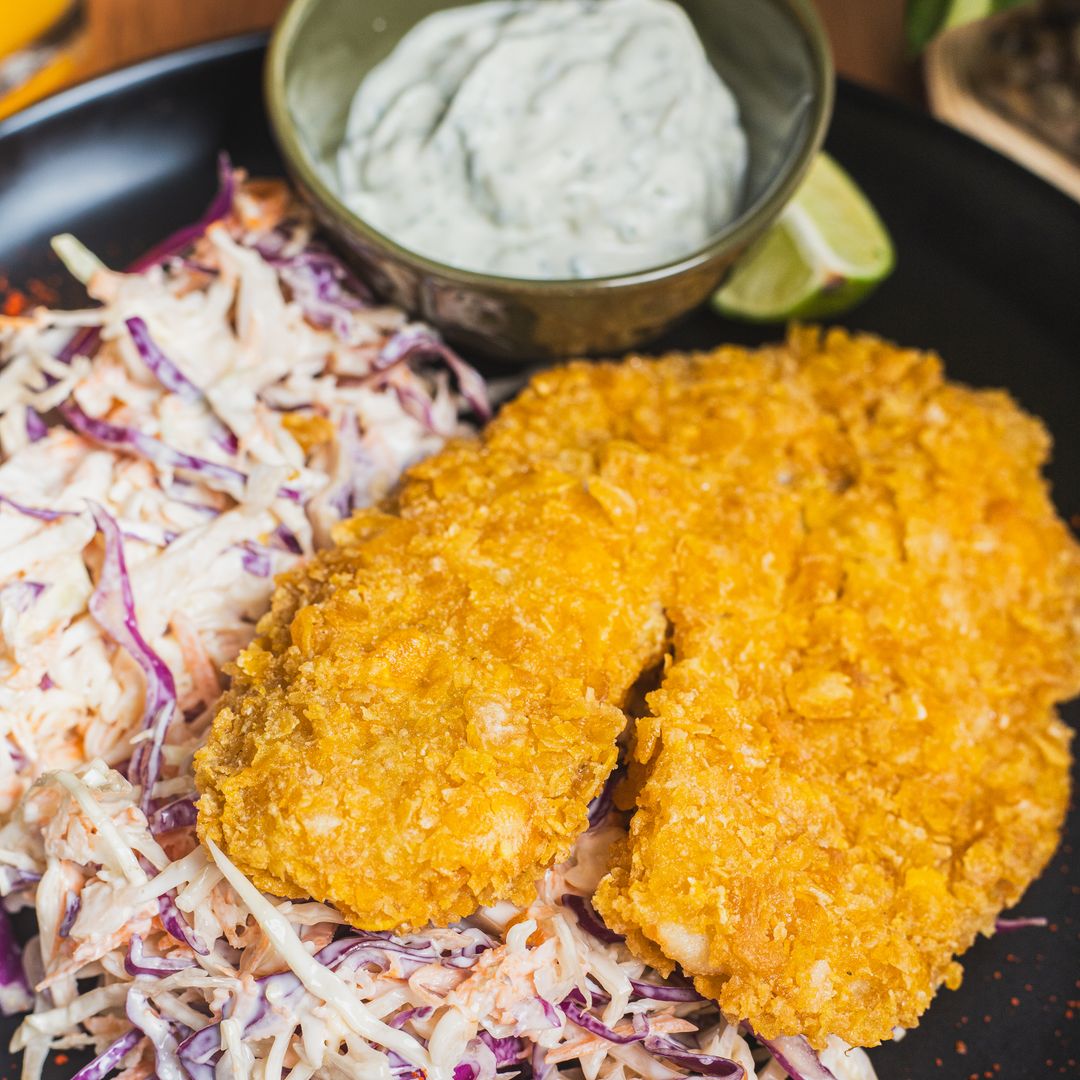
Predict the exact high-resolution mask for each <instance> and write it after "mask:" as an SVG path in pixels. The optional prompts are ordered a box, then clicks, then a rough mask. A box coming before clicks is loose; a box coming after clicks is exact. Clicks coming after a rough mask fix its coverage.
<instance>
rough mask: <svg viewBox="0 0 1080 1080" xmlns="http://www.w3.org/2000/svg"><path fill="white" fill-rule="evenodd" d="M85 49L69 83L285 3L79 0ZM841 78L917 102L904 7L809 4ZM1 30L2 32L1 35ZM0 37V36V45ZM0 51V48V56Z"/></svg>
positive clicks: (880, 0) (250, 24)
mask: <svg viewBox="0 0 1080 1080" xmlns="http://www.w3.org/2000/svg"><path fill="white" fill-rule="evenodd" d="M83 3H84V4H85V7H86V15H87V33H86V38H87V41H86V50H85V54H84V56H83V57H82V58H81V60H80V63H79V65H78V67H77V69H76V71H75V72H73V78H78V79H84V78H89V77H91V76H93V75H99V74H101V73H102V72H105V71H110V70H112V69H113V68H116V67H120V66H122V65H124V64H130V63H132V62H133V61H135V60H140V59H143V58H144V57H147V56H154V55H156V54H158V53H162V52H167V51H169V50H170V49H178V48H182V47H183V46H184V45H193V44H195V43H196V42H199V41H208V40H210V39H212V38H218V37H225V36H226V35H228V34H237V33H241V32H242V31H245V30H255V29H261V28H264V27H268V26H270V25H271V24H272V23H273V22H274V20H275V19H276V18H277V17H278V15H280V14H281V12H282V11H283V10H284V8H285V6H286V3H287V0H83ZM815 3H816V6H817V8H818V11H819V12H820V14H821V16H822V18H823V20H824V21H825V24H826V26H827V27H828V29H829V34H830V37H831V38H832V42H833V48H834V50H835V53H836V58H837V66H838V69H839V70H840V72H841V74H843V75H846V76H848V77H849V78H852V79H854V80H855V81H857V82H861V83H864V84H866V85H868V86H873V87H874V88H875V89H878V90H883V91H884V92H886V93H890V94H893V95H894V96H899V97H904V98H907V99H908V100H918V99H919V74H918V65H917V63H915V62H914V61H913V60H912V58H911V56H910V55H909V52H908V49H907V45H906V43H905V39H904V0H815ZM67 6H68V5H67V4H66V3H64V2H62V0H0V17H2V18H0V22H2V21H3V20H6V19H7V18H9V12H10V13H11V16H10V17H13V18H15V21H16V22H17V21H18V20H19V19H20V18H25V17H28V16H27V15H26V12H28V11H29V9H31V8H32V9H33V10H34V14H35V16H36V15H37V14H38V12H39V11H42V12H43V11H44V10H45V9H46V8H56V7H58V8H66V7H67ZM2 34H3V29H0V35H2ZM2 41H3V38H2V37H0V42H2ZM0 51H2V49H0Z"/></svg>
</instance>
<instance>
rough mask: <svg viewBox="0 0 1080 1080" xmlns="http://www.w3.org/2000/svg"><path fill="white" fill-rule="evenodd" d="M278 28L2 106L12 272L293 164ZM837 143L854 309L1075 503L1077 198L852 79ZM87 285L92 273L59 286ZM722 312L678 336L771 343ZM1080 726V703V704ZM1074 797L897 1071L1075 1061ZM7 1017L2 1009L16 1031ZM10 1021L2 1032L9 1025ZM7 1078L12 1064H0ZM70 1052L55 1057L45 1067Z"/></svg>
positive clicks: (898, 1056) (2, 236)
mask: <svg viewBox="0 0 1080 1080" xmlns="http://www.w3.org/2000/svg"><path fill="white" fill-rule="evenodd" d="M263 46H264V39H263V38H262V37H247V38H238V39H234V40H231V41H226V42H221V43H218V44H214V45H209V46H204V47H201V48H197V49H193V50H189V51H187V52H183V53H177V54H174V55H172V56H167V57H163V58H162V59H159V60H153V61H150V62H149V63H146V64H141V65H139V66H138V67H135V68H131V69H129V70H127V71H122V72H119V73H117V74H115V75H111V76H107V77H106V78H104V79H99V80H98V81H96V82H94V83H90V84H89V85H87V86H84V87H80V88H76V89H75V90H72V91H69V92H67V93H64V94H62V95H60V96H59V97H56V98H54V99H52V100H50V101H47V102H44V103H43V104H41V105H38V106H36V107H34V108H31V109H29V110H27V111H26V112H25V113H22V114H20V115H19V116H17V117H15V118H14V119H13V120H10V121H8V123H7V124H6V125H2V126H0V274H5V275H7V277H8V278H9V279H10V280H11V281H12V282H13V283H14V284H21V283H26V282H28V281H30V280H31V279H34V278H38V279H41V280H43V281H45V282H46V283H48V284H50V285H59V284H60V283H61V282H62V281H63V275H62V274H61V272H60V270H59V267H58V264H57V262H56V260H55V259H54V258H53V257H52V255H51V254H50V253H49V250H48V238H49V237H50V236H51V235H52V234H54V233H57V232H63V231H72V232H75V233H77V234H78V235H79V236H80V237H81V238H82V239H83V240H84V241H86V243H87V244H89V246H90V247H91V248H92V249H93V250H94V251H96V252H98V253H99V254H100V255H101V256H103V257H104V258H105V259H106V260H107V261H108V262H110V263H112V264H113V265H117V266H120V265H123V264H124V263H126V262H127V261H128V260H129V259H132V258H134V257H135V256H136V255H137V254H138V253H139V252H141V251H144V250H146V249H147V248H148V247H150V245H151V244H152V243H153V242H154V241H155V240H156V239H158V238H160V237H161V236H163V235H164V234H166V233H168V232H169V231H170V230H172V229H173V228H175V227H177V226H178V225H180V224H183V223H185V222H188V221H191V220H193V219H194V218H196V217H197V216H198V214H199V212H200V210H201V209H202V207H203V206H204V205H205V203H206V202H207V201H208V199H209V197H210V195H211V194H212V191H213V188H214V183H215V178H214V158H215V155H216V154H217V152H218V150H219V149H221V148H224V149H227V150H228V151H229V152H230V153H231V154H232V156H233V159H234V160H235V161H236V162H237V163H238V164H241V165H244V166H245V167H247V168H248V169H249V170H250V171H252V172H253V173H260V172H261V173H277V172H279V171H280V163H279V161H278V157H277V155H276V153H275V151H274V148H273V143H272V141H271V138H270V135H269V132H268V130H267V126H266V120H265V118H264V115H263V106H262V101H261V96H260V89H259V87H260V69H261V64H262V54H263ZM829 149H830V150H831V151H832V152H833V153H834V154H835V155H836V156H837V157H838V158H839V159H840V160H841V161H842V162H843V163H844V165H846V166H847V167H848V168H849V169H850V170H851V172H852V173H853V174H854V176H855V177H856V178H857V179H858V181H859V182H860V183H861V184H862V185H863V186H864V187H865V189H866V190H867V192H868V193H869V194H870V197H871V198H872V199H873V201H874V203H875V204H876V205H877V207H878V208H879V209H880V211H881V213H882V215H883V217H884V218H885V220H886V221H887V223H888V225H889V227H890V229H891V230H892V232H893V236H894V238H895V240H896V244H897V248H898V252H899V265H898V268H897V271H896V274H895V276H894V277H893V278H892V279H891V280H890V281H889V282H888V283H887V284H886V285H885V286H884V287H883V288H882V289H881V290H880V291H879V292H878V293H877V295H875V296H874V297H873V298H872V299H871V300H870V301H869V302H868V303H867V304H866V305H865V306H863V307H862V308H860V309H859V310H858V311H857V312H856V313H855V314H853V315H851V316H849V317H848V319H847V322H848V323H849V324H851V325H853V326H856V327H858V328H861V329H866V330H873V331H876V332H878V333H880V334H884V335H886V336H888V337H890V338H893V339H895V340H897V341H900V342H903V343H904V344H909V345H918V346H925V347H928V348H935V349H938V350H939V351H940V352H941V353H942V354H943V355H944V356H945V358H946V361H947V363H948V367H949V371H950V373H951V374H952V375H953V376H954V377H956V378H959V379H963V380H964V381H967V382H970V383H974V384H979V385H993V386H999V385H1003V386H1007V387H1008V388H1009V389H1010V390H1011V391H1012V392H1013V393H1014V394H1015V395H1016V396H1017V397H1018V398H1019V400H1020V401H1021V402H1022V404H1023V405H1025V406H1026V407H1027V408H1029V409H1031V410H1032V411H1034V412H1036V413H1038V414H1040V415H1041V416H1043V417H1044V418H1045V419H1046V421H1047V423H1048V424H1049V426H1050V428H1051V430H1052V431H1053V432H1054V435H1055V437H1056V440H1057V449H1056V455H1055V460H1054V463H1053V465H1052V467H1051V470H1050V472H1051V478H1052V480H1053V482H1054V487H1055V492H1056V495H1057V501H1058V505H1059V507H1060V509H1061V512H1062V513H1063V514H1064V515H1065V516H1067V517H1074V520H1075V515H1077V514H1078V513H1080V422H1078V420H1077V416H1076V409H1077V406H1078V405H1080V205H1078V204H1076V203H1074V202H1072V201H1070V200H1069V199H1067V198H1066V197H1065V196H1064V195H1061V194H1059V193H1058V192H1057V191H1055V190H1054V189H1052V188H1050V187H1048V186H1047V185H1045V184H1043V183H1042V182H1041V181H1039V180H1037V179H1035V178H1034V177H1032V176H1031V175H1029V174H1028V173H1026V172H1024V171H1023V170H1022V169H1020V168H1018V167H1017V166H1014V165H1012V164H1011V163H1010V162H1008V161H1006V160H1005V159H1004V158H1001V157H998V156H997V155H996V154H994V153H992V152H991V151H989V150H987V149H985V148H984V147H982V146H980V145H979V144H977V143H974V142H972V141H970V140H968V139H966V138H964V137H963V136H961V135H958V134H956V133H955V132H953V131H952V130H950V129H948V128H945V127H942V126H941V125H939V124H936V123H934V122H933V121H931V120H929V119H927V118H925V117H923V116H921V115H918V114H916V113H914V112H910V111H908V110H906V109H904V108H902V107H901V106H898V105H895V104H893V103H891V102H889V101H886V100H884V99H882V98H880V97H877V96H875V95H873V94H871V93H869V92H867V91H865V90H861V89H858V88H856V87H854V86H849V85H844V86H841V88H840V94H839V100H838V102H837V108H836V119H835V121H834V123H833V127H832V132H831V135H830V137H829ZM64 298H65V300H67V301H69V302H71V303H79V302H80V300H81V297H80V294H79V290H78V288H77V287H70V286H67V287H65V288H64ZM775 334H776V331H772V332H769V331H757V330H748V329H747V328H744V327H736V326H734V325H729V324H725V323H723V322H721V321H720V320H719V319H717V318H715V317H713V316H712V315H710V314H708V313H700V314H698V315H695V316H694V317H693V318H692V319H691V320H689V321H688V322H687V323H686V324H685V325H684V326H683V327H682V328H681V329H680V330H679V331H678V332H677V333H675V334H673V335H672V336H671V337H670V338H669V339H668V340H667V341H665V342H664V343H663V344H664V345H669V346H674V347H688V346H711V345H715V344H717V343H719V342H721V341H724V340H733V339H734V340H741V341H746V342H755V341H761V340H763V339H765V338H767V337H769V336H775ZM1066 715H1067V717H1068V719H1069V720H1070V721H1071V722H1072V724H1073V725H1074V726H1076V724H1077V721H1078V720H1080V709H1077V707H1076V706H1072V707H1070V708H1068V709H1066ZM1078 825H1080V821H1078V815H1076V814H1075V813H1074V814H1073V815H1072V816H1071V818H1070V822H1069V830H1068V834H1067V836H1066V838H1065V841H1064V844H1063V847H1062V849H1061V852H1060V853H1059V855H1058V857H1057V858H1056V859H1055V860H1054V862H1053V864H1052V865H1051V866H1050V868H1049V869H1048V870H1047V871H1046V873H1045V874H1044V875H1043V877H1042V879H1041V880H1040V881H1038V882H1037V883H1036V884H1035V885H1033V886H1032V888H1031V891H1030V892H1029V894H1028V895H1027V897H1026V898H1025V900H1024V902H1023V904H1022V911H1023V912H1025V913H1028V914H1042V915H1046V916H1048V917H1049V918H1050V920H1051V924H1052V925H1051V928H1050V929H1049V930H1025V931H1021V932H1018V933H1015V934H1010V935H1001V936H999V937H998V938H997V939H995V940H991V941H981V942H979V943H978V944H977V945H976V946H975V948H974V949H973V950H972V951H971V953H969V954H968V956H967V958H966V960H965V967H966V969H967V975H966V978H965V982H964V986H963V987H962V988H961V989H960V990H959V991H958V992H956V993H949V992H945V991H943V992H942V994H941V996H940V997H939V999H938V1000H937V1002H936V1003H935V1004H934V1006H933V1008H932V1009H931V1010H930V1012H929V1014H928V1015H927V1016H926V1017H925V1019H924V1021H923V1024H922V1026H921V1027H920V1028H919V1029H918V1030H917V1031H914V1032H912V1033H910V1034H909V1035H908V1036H907V1037H906V1038H904V1039H903V1040H902V1041H901V1042H899V1043H893V1044H890V1045H888V1046H884V1047H882V1048H880V1049H879V1050H877V1051H875V1052H874V1055H873V1057H874V1062H875V1064H876V1066H877V1069H878V1072H879V1074H880V1077H881V1080H907V1078H911V1080H916V1078H918V1080H925V1078H927V1077H930V1078H934V1077H941V1078H942V1080H968V1078H969V1077H974V1078H981V1077H983V1076H985V1077H987V1078H990V1080H993V1078H995V1077H997V1076H1001V1077H1002V1078H1003V1080H1004V1078H1008V1080H1047V1078H1050V1077H1054V1076H1058V1075H1062V1076H1073V1075H1080V1070H1078V1069H1077V1062H1076V1060H1074V1059H1075V1058H1080V1048H1078V1047H1077V1039H1076V1036H1077V1025H1076V1022H1075V1020H1074V1018H1073V1014H1074V1011H1080V1001H1077V999H1078V998H1080V981H1078V976H1080V945H1078V940H1080V939H1078V935H1077V926H1076V923H1075V920H1074V914H1075V913H1076V911H1077V907H1078V905H1077V899H1076V898H1077V896H1078V895H1080V874H1078V873H1077V864H1076V861H1075V858H1074V855H1075V853H1074V846H1075V845H1076V842H1077V837H1078V835H1080V829H1078ZM11 1027H13V1024H11V1023H9V1024H7V1025H5V1030H10V1028H11ZM4 1041H6V1038H5V1040H4ZM0 1065H2V1068H0V1077H3V1078H7V1077H13V1076H15V1075H17V1066H16V1065H15V1064H14V1063H11V1062H6V1061H5V1062H0ZM72 1071H73V1069H72V1066H71V1064H69V1065H68V1066H67V1067H65V1068H61V1067H56V1068H52V1067H50V1071H49V1076H50V1080H51V1078H52V1077H57V1078H60V1077H63V1076H67V1075H70V1074H71V1072H72Z"/></svg>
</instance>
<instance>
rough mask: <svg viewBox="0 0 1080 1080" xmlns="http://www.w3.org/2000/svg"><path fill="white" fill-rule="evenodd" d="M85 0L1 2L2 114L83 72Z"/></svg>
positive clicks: (10, 0)
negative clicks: (80, 51)
mask: <svg viewBox="0 0 1080 1080" xmlns="http://www.w3.org/2000/svg"><path fill="white" fill-rule="evenodd" d="M82 27H83V2H82V0H0V118H3V117H5V116H7V115H9V114H10V113H13V112H15V111H16V110H17V109H21V108H22V107H23V106H24V105H28V104H29V103H30V102H31V101H35V100H37V98H39V97H44V96H45V95H46V94H51V93H52V92H53V91H54V90H59V89H60V87H62V86H66V85H67V84H68V83H69V82H72V81H74V80H75V79H77V78H78V77H79V75H80V69H81V64H82V60H83V58H82V57H81V56H80V55H79V46H80V40H81V31H82Z"/></svg>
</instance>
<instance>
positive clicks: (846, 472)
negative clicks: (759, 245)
mask: <svg viewBox="0 0 1080 1080" xmlns="http://www.w3.org/2000/svg"><path fill="white" fill-rule="evenodd" d="M793 344H794V346H795V352H796V355H797V356H798V360H799V366H798V369H797V371H794V372H792V373H791V375H790V378H791V379H792V380H793V382H792V384H791V385H785V380H784V379H781V380H780V381H779V382H778V383H777V384H776V385H775V386H774V392H775V394H776V396H777V399H780V398H783V397H789V399H790V410H791V411H790V415H791V416H792V417H794V416H795V415H796V414H801V413H802V410H803V405H804V402H805V400H806V395H809V397H810V399H811V400H812V401H813V403H814V407H813V411H814V413H815V414H816V415H812V416H807V417H806V420H807V421H808V423H807V424H806V426H805V427H804V428H800V429H799V430H795V429H794V428H792V429H789V434H788V436H786V437H784V438H783V440H782V441H783V442H784V443H785V448H786V453H785V454H784V455H783V456H785V457H786V465H785V466H783V467H782V470H781V472H779V473H777V472H775V471H774V470H775V468H776V461H775V460H773V459H772V458H768V457H766V458H759V457H757V455H756V454H744V455H740V456H739V457H736V456H734V455H729V456H728V457H727V459H726V460H718V459H717V456H716V455H712V456H713V459H714V462H713V463H714V464H716V465H718V468H717V471H716V473H715V475H714V482H715V484H716V487H717V490H718V491H719V492H722V493H723V496H722V502H719V501H718V503H717V504H716V505H715V506H714V507H712V508H708V509H705V510H704V511H703V513H702V517H701V518H700V519H699V522H698V523H697V525H696V526H695V528H694V533H693V535H691V536H687V537H684V539H683V541H682V542H681V543H680V544H679V545H678V546H677V549H676V554H675V558H676V569H675V573H674V575H673V579H672V580H673V589H672V592H671V593H670V594H669V596H668V598H667V600H666V605H667V611H668V615H669V618H670V619H671V621H672V623H673V626H674V631H675V637H674V650H673V657H672V662H671V663H670V666H669V667H668V670H667V671H666V673H665V676H664V681H663V685H662V687H661V688H660V689H659V690H658V691H657V692H655V693H654V694H652V695H650V697H649V699H648V700H649V706H650V709H651V713H652V715H650V716H649V717H647V718H645V719H643V720H642V721H640V722H639V725H638V731H637V737H636V748H635V749H636V760H637V763H638V764H637V766H636V767H635V769H634V775H635V779H636V781H637V784H638V785H641V784H642V783H643V786H641V787H640V790H639V791H638V792H637V803H638V810H637V813H636V815H635V817H634V818H633V821H632V824H631V831H630V837H629V841H628V843H627V844H626V845H625V846H624V847H623V849H622V851H621V852H620V853H619V855H618V856H617V858H616V860H615V861H616V865H615V867H614V869H613V870H612V872H611V874H610V876H609V877H608V878H607V879H606V880H605V881H604V882H603V883H602V884H601V887H600V889H599V892H598V894H597V896H596V898H595V903H596V906H597V908H598V909H599V910H600V912H601V913H602V914H603V916H604V917H605V919H606V920H607V922H608V923H609V925H611V926H612V927H613V928H615V929H616V930H619V931H622V932H625V933H627V934H628V935H629V938H630V941H631V944H632V946H633V947H634V948H635V949H636V950H637V951H638V952H639V953H641V954H642V955H643V956H645V957H647V958H649V959H650V960H651V961H652V962H653V963H655V964H657V965H658V966H659V967H660V968H661V969H662V970H664V971H668V970H670V969H671V967H672V961H674V962H677V963H679V964H680V965H681V966H682V967H683V969H684V970H685V971H686V972H687V973H689V974H691V975H693V976H694V977H695V983H696V985H697V986H698V988H699V990H701V992H702V993H704V994H706V995H707V996H710V997H714V998H716V1000H717V1001H718V1002H719V1003H720V1006H721V1008H722V1009H723V1011H724V1012H725V1013H726V1014H727V1015H728V1016H729V1017H731V1018H732V1019H746V1018H749V1019H750V1021H751V1023H752V1025H753V1027H754V1028H755V1029H756V1030H757V1031H759V1032H760V1033H761V1034H762V1035H764V1036H765V1037H773V1036H777V1035H789V1034H796V1033H801V1034H805V1035H807V1036H808V1037H809V1038H810V1040H811V1042H812V1043H813V1044H814V1045H815V1046H818V1047H820V1046H822V1045H823V1044H824V1042H825V1040H826V1037H827V1036H828V1035H829V1034H835V1035H839V1036H841V1037H842V1038H844V1039H845V1040H847V1041H848V1042H850V1043H854V1044H858V1045H874V1044H876V1043H877V1042H879V1041H881V1040H883V1039H888V1038H890V1036H891V1032H892V1029H893V1028H894V1026H897V1025H900V1026H902V1027H905V1028H906V1027H912V1026H913V1025H915V1023H916V1022H917V1020H918V1017H919V1015H920V1014H921V1013H922V1012H923V1011H924V1010H925V1009H926V1007H927V1005H928V1004H929V1002H930V999H931V998H932V996H933V994H934V991H935V990H936V989H937V987H938V986H939V985H940V984H941V983H942V982H944V983H946V984H947V985H950V986H955V985H957V984H958V983H959V980H960V974H961V972H960V966H959V964H957V963H956V962H955V960H954V955H955V954H956V953H958V952H962V951H963V950H965V949H967V948H968V946H970V944H971V943H972V941H973V940H974V937H975V935H976V934H977V933H978V932H980V931H983V932H991V930H992V927H993V922H994V917H995V915H996V914H997V913H998V912H999V911H1000V910H1001V909H1002V908H1003V907H1005V906H1007V905H1010V904H1012V903H1014V902H1015V901H1016V900H1017V899H1018V898H1019V897H1020V895H1021V893H1022V892H1023V890H1024V888H1025V887H1026V886H1027V884H1028V883H1029V882H1030V881H1031V879H1032V878H1033V877H1034V876H1035V875H1037V874H1038V873H1039V871H1040V870H1041V869H1042V867H1043V866H1044V865H1045V863H1046V861H1047V860H1048V859H1049V857H1050V855H1051V853H1052V851H1053V849H1054V846H1055V844H1056V841H1057V835H1058V829H1059V827H1060V825H1061V822H1062V819H1063V816H1064V813H1065V808H1066V804H1067V800H1068V767H1069V753H1068V743H1069V734H1068V731H1067V729H1066V728H1065V726H1064V725H1063V724H1062V723H1061V722H1060V721H1059V720H1058V719H1057V717H1056V716H1055V714H1054V710H1053V705H1054V702H1055V701H1058V700H1061V699H1063V698H1066V697H1069V696H1071V695H1073V694H1074V693H1076V692H1077V690H1078V689H1080V558H1078V551H1077V546H1076V544H1075V543H1074V542H1073V540H1072V538H1071V537H1070V536H1069V534H1068V532H1067V530H1066V528H1065V526H1064V525H1063V524H1062V523H1061V522H1060V521H1058V520H1057V518H1056V516H1055V513H1054V510H1053V507H1052V506H1051V504H1050V501H1049V499H1048V497H1047V493H1046V489H1045V486H1044V485H1043V483H1042V482H1041V480H1040V479H1039V475H1038V470H1039V466H1040V465H1041V464H1042V462H1043V460H1044V458H1045V455H1046V452H1047V449H1048V440H1047V438H1046V435H1045V432H1044V431H1043V430H1042V428H1041V427H1040V425H1039V424H1038V423H1037V422H1036V421H1034V420H1032V419H1030V418H1028V417H1026V416H1024V415H1023V414H1022V413H1021V412H1020V411H1019V410H1018V409H1017V408H1016V407H1015V406H1014V405H1013V404H1012V402H1011V401H1010V400H1009V399H1008V398H1007V397H1006V396H1005V395H1003V394H998V393H976V392H973V391H970V390H967V389H963V388H961V387H957V386H953V385H949V384H947V383H945V382H943V380H942V378H941V373H940V369H939V366H938V363H937V361H936V360H934V359H932V358H930V357H926V356H920V355H918V354H916V353H910V352H908V353H904V352H900V351H897V350H892V349H887V348H883V347H882V346H880V345H878V344H875V343H872V342H867V341H865V340H855V341H852V340H850V339H847V338H844V337H842V336H840V335H838V334H835V333H834V334H831V335H829V337H828V339H827V341H826V343H825V344H824V346H820V345H819V344H818V343H817V341H816V340H815V338H814V337H812V336H810V335H807V334H801V335H798V336H796V337H795V339H794V342H793ZM757 392H758V391H757V388H756V387H748V388H746V390H745V392H744V391H743V389H742V388H740V387H736V386H732V387H729V389H728V393H727V395H726V399H725V402H726V403H725V406H724V407H725V410H726V411H727V414H728V417H729V420H733V419H736V418H737V417H738V414H739V412H740V405H739V404H738V402H739V400H740V398H742V397H743V396H744V393H745V395H748V396H749V397H750V398H751V399H752V398H753V397H754V396H755V395H756V394H757ZM784 411H785V412H787V409H785V410H784ZM755 415H756V412H755V408H754V407H751V408H749V409H747V410H746V411H745V413H744V415H743V416H742V418H741V421H739V420H736V422H742V423H745V424H746V425H748V426H749V425H752V424H753V421H754V417H755ZM796 426H798V425H796ZM711 469H712V466H711V465H710V466H709V469H708V471H711Z"/></svg>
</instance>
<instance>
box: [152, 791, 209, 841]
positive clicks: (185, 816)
mask: <svg viewBox="0 0 1080 1080" xmlns="http://www.w3.org/2000/svg"><path fill="white" fill-rule="evenodd" d="M198 816H199V811H198V810H197V809H196V807H195V800H194V799H186V798H185V799H176V800H174V801H173V802H171V803H168V804H167V805H166V806H162V807H159V808H158V809H157V810H155V811H154V812H153V813H152V814H151V815H150V832H151V833H153V835H154V836H157V834H158V833H163V832H171V831H172V830H173V829H185V828H188V827H190V826H192V825H194V824H195V822H196V821H197V820H198Z"/></svg>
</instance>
